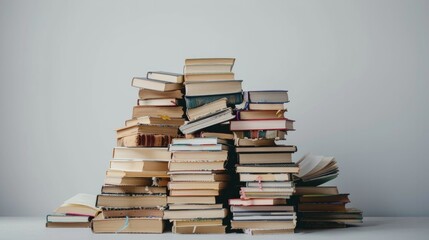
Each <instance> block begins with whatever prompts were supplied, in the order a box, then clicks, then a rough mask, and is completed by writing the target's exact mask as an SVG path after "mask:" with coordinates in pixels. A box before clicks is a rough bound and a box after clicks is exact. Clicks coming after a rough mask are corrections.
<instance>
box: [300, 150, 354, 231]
mask: <svg viewBox="0 0 429 240" xmlns="http://www.w3.org/2000/svg"><path fill="white" fill-rule="evenodd" d="M297 163H298V164H299V166H300V173H299V174H298V175H297V176H296V180H295V182H296V185H297V186H296V191H295V199H296V202H297V208H298V225H299V226H300V227H301V228H334V227H346V226H348V225H349V224H357V223H362V219H363V217H362V211H360V210H359V209H355V208H346V204H347V203H349V202H350V199H349V194H348V193H340V192H339V191H338V188H337V187H336V186H319V185H320V184H323V183H326V182H328V181H330V180H332V179H334V178H335V177H337V176H338V167H337V162H336V161H335V159H334V158H333V157H324V156H315V155H306V156H304V157H303V158H301V159H300V160H299V161H298V162H297Z"/></svg>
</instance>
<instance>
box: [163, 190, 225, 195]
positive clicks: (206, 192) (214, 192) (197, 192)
mask: <svg viewBox="0 0 429 240" xmlns="http://www.w3.org/2000/svg"><path fill="white" fill-rule="evenodd" d="M170 196H183V197H185V196H186V197H195V196H219V190H214V189H192V190H189V189H186V190H181V189H171V190H170Z"/></svg>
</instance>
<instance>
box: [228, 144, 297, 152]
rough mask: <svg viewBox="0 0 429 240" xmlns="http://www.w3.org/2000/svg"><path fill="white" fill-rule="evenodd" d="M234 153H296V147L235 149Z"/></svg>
mask: <svg viewBox="0 0 429 240" xmlns="http://www.w3.org/2000/svg"><path fill="white" fill-rule="evenodd" d="M235 151H236V152H238V153H244V152H248V153H253V152H291V153H294V152H296V151H297V148H296V146H293V145H289V146H275V147H237V148H235Z"/></svg>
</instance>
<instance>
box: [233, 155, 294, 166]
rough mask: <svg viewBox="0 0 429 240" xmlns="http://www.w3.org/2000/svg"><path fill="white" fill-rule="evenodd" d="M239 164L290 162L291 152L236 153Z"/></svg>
mask: <svg viewBox="0 0 429 240" xmlns="http://www.w3.org/2000/svg"><path fill="white" fill-rule="evenodd" d="M238 159H239V160H238V162H239V163H240V164H281V163H291V162H292V153H287V152H280V153H238Z"/></svg>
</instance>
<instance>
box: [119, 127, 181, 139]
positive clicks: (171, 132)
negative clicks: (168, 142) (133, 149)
mask: <svg viewBox="0 0 429 240" xmlns="http://www.w3.org/2000/svg"><path fill="white" fill-rule="evenodd" d="M178 130H179V128H178V126H174V125H149V124H142V125H134V126H129V127H123V128H119V129H116V138H117V139H119V138H123V137H127V136H131V135H136V134H162V135H168V136H173V137H176V136H177V134H178Z"/></svg>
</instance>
